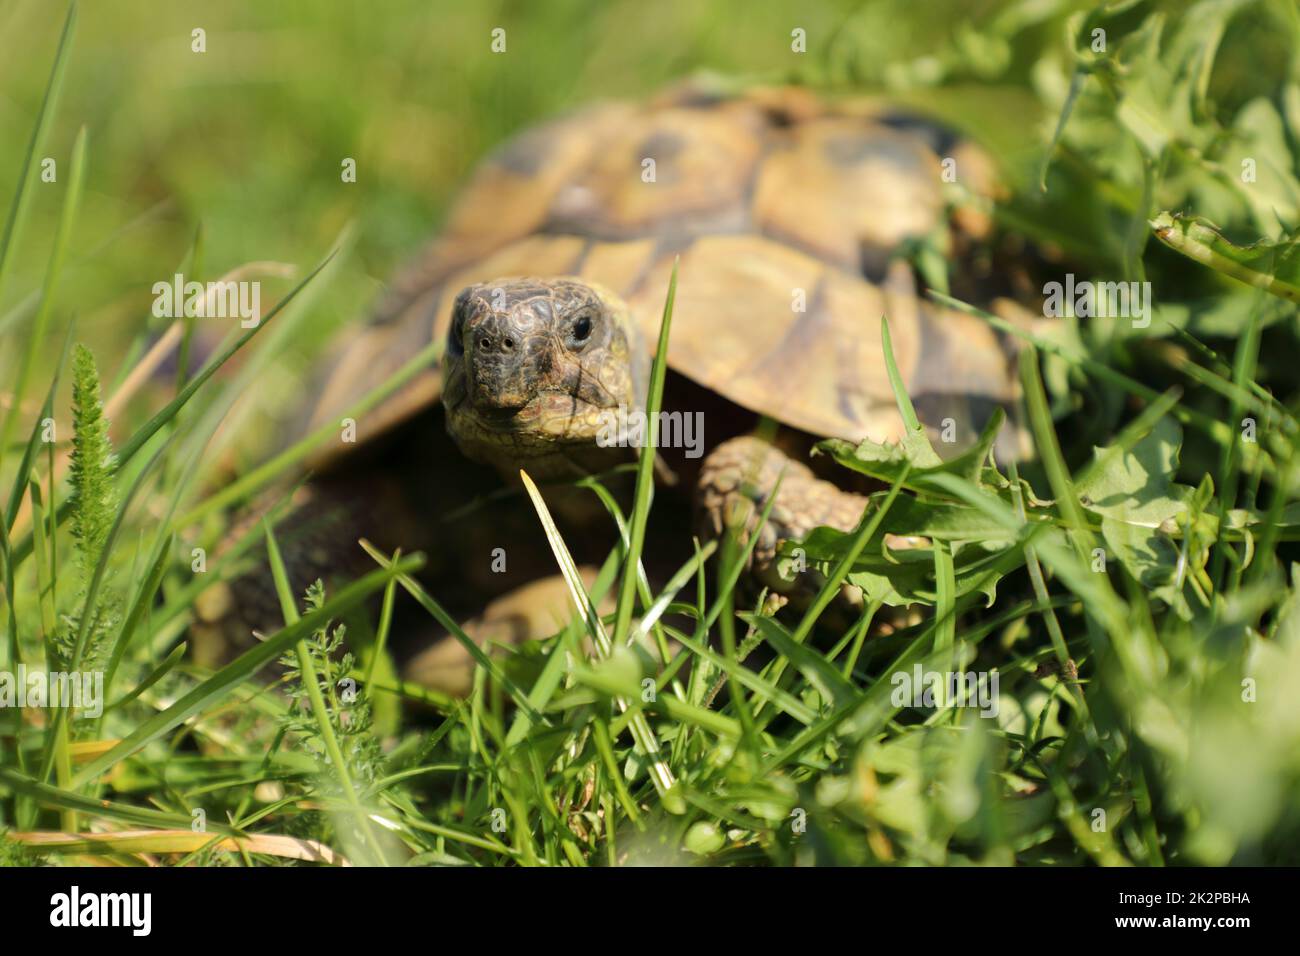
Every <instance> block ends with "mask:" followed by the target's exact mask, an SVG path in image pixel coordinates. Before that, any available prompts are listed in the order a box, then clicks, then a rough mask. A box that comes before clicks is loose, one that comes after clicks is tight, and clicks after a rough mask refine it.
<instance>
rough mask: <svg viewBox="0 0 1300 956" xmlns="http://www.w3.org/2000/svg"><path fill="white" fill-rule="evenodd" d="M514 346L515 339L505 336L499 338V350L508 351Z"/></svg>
mask: <svg viewBox="0 0 1300 956" xmlns="http://www.w3.org/2000/svg"><path fill="white" fill-rule="evenodd" d="M514 347H515V340H514V339H512V338H510V337H509V336H507V337H506V338H504V339H502V340H501V351H503V352H509V351H510V350H512V349H513V348H514Z"/></svg>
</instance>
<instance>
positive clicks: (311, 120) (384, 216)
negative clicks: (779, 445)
mask: <svg viewBox="0 0 1300 956" xmlns="http://www.w3.org/2000/svg"><path fill="white" fill-rule="evenodd" d="M1131 6H1132V4H1129V3H1119V4H1111V5H1110V7H1111V8H1114V10H1116V11H1117V12H1116V13H1115V14H1114V15H1115V16H1117V17H1119V18H1120V20H1119V22H1120V23H1121V24H1123V22H1124V20H1123V17H1124V16H1126V15H1129V16H1130V20H1131V23H1132V24H1133V25H1137V24H1138V23H1140V22H1141V18H1142V17H1144V16H1146V15H1147V14H1148V13H1150V12H1151V11H1152V10H1161V9H1163V10H1165V11H1167V12H1168V13H1169V14H1170V15H1171V17H1172V18H1176V17H1177V15H1178V14H1179V13H1180V12H1181V11H1182V10H1183V9H1184V8H1185V7H1186V4H1184V3H1182V2H1180V0H1173V2H1169V3H1163V4H1162V3H1154V4H1141V5H1139V8H1138V9H1135V10H1132V11H1131V12H1130V11H1127V10H1126V8H1128V7H1131ZM1212 6H1215V7H1218V8H1222V11H1221V12H1222V13H1224V14H1226V15H1228V16H1231V15H1232V14H1234V13H1235V12H1236V11H1237V10H1238V9H1242V10H1245V9H1246V8H1249V10H1248V15H1243V16H1235V17H1233V18H1232V19H1231V20H1230V22H1229V23H1228V26H1227V28H1226V32H1227V33H1228V36H1227V37H1226V38H1225V39H1224V42H1223V43H1222V45H1221V49H1220V51H1219V56H1218V61H1217V63H1216V65H1215V69H1214V74H1213V77H1212V78H1209V79H1210V80H1211V81H1212V85H1213V89H1212V91H1211V92H1212V94H1213V95H1214V96H1215V98H1216V104H1217V106H1218V107H1219V108H1220V110H1221V112H1222V113H1223V115H1225V116H1231V115H1233V113H1235V112H1236V110H1237V108H1238V107H1239V106H1240V105H1241V104H1242V103H1245V102H1247V101H1248V100H1249V99H1250V98H1251V97H1253V96H1255V95H1258V94H1260V93H1261V92H1266V91H1268V90H1269V89H1270V88H1271V87H1272V86H1273V85H1274V84H1275V82H1276V79H1277V78H1278V77H1279V76H1281V75H1283V74H1285V73H1286V72H1287V70H1288V68H1289V67H1290V42H1289V37H1288V36H1286V33H1285V31H1282V32H1279V30H1278V27H1279V26H1284V25H1285V23H1286V17H1285V14H1284V6H1285V5H1284V4H1282V3H1272V4H1270V3H1240V2H1225V3H1218V4H1213V5H1212ZM1097 7H1098V5H1097V4H1093V3H1086V2H1077V0H1023V2H1022V0H1017V2H1010V3H1008V2H993V0H979V2H949V0H932V2H927V3H922V4H917V3H914V2H895V0H881V2H866V3H863V2H829V0H828V2H817V3H805V2H781V3H773V2H765V3H750V2H730V3H707V4H706V3H698V2H694V0H669V2H661V3H656V4H654V5H653V6H651V7H647V6H646V5H645V4H644V3H641V2H636V0H621V2H619V0H615V2H580V0H548V2H546V3H523V2H514V3H512V2H504V3H490V2H481V3H480V2H476V3H453V2H433V3H429V2H421V0H385V2H382V3H373V2H354V0H336V2H330V3H317V2H300V0H289V2H282V3H275V4H267V3H262V2H259V0H239V2H229V3H222V4H209V3H203V2H198V0H181V2H175V3H167V4H158V3H151V2H141V0H123V2H114V3H107V2H92V3H87V4H84V5H83V7H82V9H81V10H80V13H79V21H80V22H79V24H78V27H77V30H76V34H75V37H74V44H73V49H72V56H71V60H70V64H71V68H70V70H69V72H68V76H67V79H66V83H65V89H64V91H63V96H62V102H61V105H60V109H59V110H58V113H57V116H56V119H55V125H54V127H53V129H52V130H51V135H50V136H49V139H48V144H47V148H46V152H47V153H48V154H49V155H50V156H52V157H53V158H55V159H56V160H57V161H60V162H61V163H62V164H63V167H64V168H65V169H66V160H67V157H68V154H69V151H70V148H71V144H72V141H73V139H74V137H75V135H76V132H77V129H78V127H79V126H80V125H82V124H85V125H86V126H87V127H88V131H89V137H90V139H89V144H90V153H89V168H88V183H87V195H86V198H85V201H84V204H83V209H82V214H81V219H80V223H79V226H78V228H77V231H76V234H75V235H74V237H73V247H72V260H73V265H74V266H75V268H74V271H73V272H72V273H70V274H69V279H70V280H75V287H76V295H75V298H74V299H72V300H71V301H69V300H68V299H67V298H65V299H64V300H63V301H62V302H60V310H61V311H64V312H66V311H68V310H75V312H76V313H77V315H78V322H79V328H80V332H79V335H80V337H82V338H84V339H85V340H86V341H87V342H88V343H89V344H90V345H91V346H92V347H93V348H94V349H95V350H96V352H97V354H98V355H99V356H100V361H101V363H102V364H103V365H104V367H105V370H106V373H107V374H108V375H109V376H110V378H111V377H112V376H113V375H114V374H115V372H116V371H117V370H118V365H119V364H120V363H121V362H123V361H125V360H126V358H127V355H128V350H129V343H130V341H131V336H132V334H133V333H135V332H136V331H138V330H139V328H140V326H141V324H142V323H143V322H145V321H146V320H147V318H148V306H149V304H150V301H151V293H150V286H151V285H152V283H153V282H155V281H158V280H159V279H163V278H167V277H169V276H170V275H171V274H172V272H173V271H175V267H176V266H177V265H179V264H180V263H181V261H182V260H183V258H184V257H185V255H186V252H187V250H188V249H189V248H190V246H191V244H192V242H193V237H194V233H195V229H196V227H198V226H199V225H200V224H201V225H202V228H203V230H204V234H205V240H204V241H205V247H206V252H205V260H206V265H207V271H208V272H209V273H211V275H212V276H215V275H219V274H221V273H224V272H225V271H227V270H228V269H230V268H233V267H235V266H237V265H238V264H240V263H244V262H249V261H256V260H271V261H279V262H288V263H295V264H297V265H298V266H299V267H306V266H307V265H308V264H309V263H312V262H315V261H317V260H318V259H319V258H320V256H321V255H322V254H323V253H324V251H325V250H326V249H328V248H329V247H330V245H331V244H332V243H333V242H334V241H335V240H336V238H337V237H338V235H339V234H340V231H341V230H342V229H343V228H344V227H345V225H347V224H349V223H351V224H352V225H353V226H354V233H353V238H354V240H355V247H354V255H352V256H350V257H349V258H348V260H347V261H346V262H344V263H342V264H341V268H340V270H339V274H338V275H337V276H336V277H335V279H334V280H332V281H331V283H330V287H329V291H328V295H327V296H325V297H323V299H322V301H320V302H319V303H318V304H317V305H316V306H315V307H314V308H315V314H314V316H313V318H312V320H311V323H310V325H311V327H312V328H313V329H316V330H320V331H321V332H328V331H330V330H332V329H334V328H336V327H337V325H338V323H340V322H342V321H346V320H348V319H351V318H356V317H358V316H360V315H362V314H364V310H365V308H366V306H367V304H368V303H370V302H371V301H373V300H374V298H375V297H376V296H377V295H378V293H379V292H380V290H381V288H382V285H383V283H384V282H385V281H386V280H387V278H388V277H389V276H390V275H391V274H392V272H393V270H394V269H395V268H396V267H397V266H398V265H399V264H400V263H401V262H402V260H403V259H404V257H406V256H408V255H410V254H411V253H412V252H413V251H414V250H415V249H416V248H417V247H418V245H419V243H420V242H421V241H422V240H424V239H426V238H428V236H429V235H430V234H431V233H432V232H433V231H434V230H435V229H436V227H437V224H438V222H439V220H440V216H441V214H442V212H443V210H444V209H445V207H446V205H447V203H448V201H449V199H450V198H451V197H452V196H453V195H454V193H455V189H456V187H457V185H458V184H459V183H460V182H461V181H462V180H463V179H464V177H465V176H466V175H467V173H468V171H469V170H470V169H471V168H472V167H473V165H474V164H475V162H476V161H477V160H479V159H480V158H481V157H482V156H483V155H484V153H485V152H486V151H488V150H489V149H490V148H491V147H492V146H494V145H495V144H497V143H499V142H500V141H501V140H502V139H504V138H505V137H507V136H508V135H509V134H511V133H512V132H514V131H516V130H518V129H520V128H521V127H524V126H526V125H528V124H529V123H531V122H533V121H535V120H537V119H539V118H542V117H545V116H548V115H552V114H554V113H556V112H559V111H562V110H565V109H568V108H574V107H577V106H579V105H581V104H584V103H587V102H590V101H592V100H594V99H599V98H607V97H637V96H642V95H645V94H647V93H648V92H650V91H653V90H655V89H656V88H659V87H661V86H662V85H664V84H665V83H667V82H670V81H673V80H675V79H679V78H682V77H684V76H689V75H692V74H696V73H699V72H706V71H707V72H715V73H719V74H723V75H725V76H729V77H733V78H737V79H741V80H759V81H768V82H779V81H787V80H793V81H797V82H802V83H808V84H811V85H815V86H818V87H822V88H828V89H833V90H837V91H841V92H846V93H848V92H857V91H868V92H887V93H888V94H889V95H891V96H892V97H894V98H895V99H899V100H902V101H905V102H910V103H914V104H917V105H919V106H922V107H923V108H925V109H927V110H931V111H934V112H937V113H939V114H941V115H943V116H944V117H946V118H947V119H948V120H949V121H950V122H952V123H953V124H954V125H956V126H959V127H961V128H963V129H964V130H965V131H966V132H968V133H970V134H971V135H974V136H975V137H976V138H978V139H980V140H982V141H983V142H984V143H985V144H986V145H988V146H990V147H991V148H992V149H993V151H994V153H995V155H996V156H997V158H998V161H999V163H1000V164H1001V165H1002V167H1003V170H1004V173H1005V175H1006V176H1007V178H1008V181H1009V182H1010V184H1011V185H1012V186H1013V190H1014V191H1015V192H1016V193H1017V195H1018V196H1020V195H1023V196H1028V199H1027V200H1026V199H1023V198H1022V199H1020V200H1019V201H1020V202H1021V203H1022V204H1024V203H1027V205H1024V206H1023V208H1022V209H1021V210H1020V211H1021V213H1022V216H1021V218H1022V220H1024V219H1029V220H1034V219H1037V220H1038V222H1039V224H1040V225H1042V226H1043V227H1044V229H1054V230H1056V232H1055V233H1054V234H1053V235H1052V236H1051V238H1052V239H1054V240H1055V241H1057V242H1058V243H1059V244H1061V245H1062V246H1063V247H1065V248H1068V249H1069V250H1070V251H1071V253H1072V254H1073V255H1075V256H1076V257H1078V256H1082V257H1084V258H1089V257H1091V258H1093V259H1095V260H1097V261H1098V264H1106V260H1107V259H1109V260H1110V263H1112V264H1113V263H1114V262H1115V261H1117V260H1118V259H1119V258H1120V257H1121V256H1122V255H1123V249H1122V246H1123V242H1124V235H1125V232H1126V231H1127V229H1128V224H1127V222H1126V221H1125V218H1124V217H1125V216H1127V215H1128V214H1129V213H1130V212H1131V210H1130V209H1126V206H1130V205H1132V197H1131V196H1127V197H1126V196H1125V195H1123V194H1122V192H1121V193H1120V194H1116V193H1115V191H1114V190H1115V187H1119V188H1120V189H1121V190H1122V189H1123V188H1124V187H1129V188H1133V189H1137V190H1139V191H1140V186H1141V182H1140V180H1141V171H1140V169H1141V167H1140V163H1138V161H1137V157H1136V154H1135V151H1134V150H1133V149H1132V147H1131V146H1128V145H1125V146H1123V147H1122V148H1118V149H1116V150H1115V152H1114V154H1113V155H1109V156H1108V158H1107V159H1106V161H1105V167H1106V171H1107V172H1108V173H1112V174H1114V180H1115V182H1114V183H1113V184H1111V189H1112V192H1111V195H1109V196H1108V197H1105V198H1107V199H1109V200H1110V205H1112V206H1113V208H1108V204H1107V203H1106V202H1103V203H1100V204H1098V203H1096V202H1092V201H1088V202H1082V203H1080V205H1079V207H1078V208H1076V209H1074V210H1072V212H1073V213H1074V214H1075V218H1074V219H1073V220H1072V221H1070V222H1069V225H1068V226H1067V227H1063V226H1062V224H1061V223H1062V220H1061V216H1060V215H1058V213H1059V212H1060V208H1059V207H1060V204H1061V203H1062V202H1065V201H1068V199H1069V197H1070V193H1071V190H1070V189H1069V188H1066V189H1056V190H1053V194H1052V196H1051V198H1050V199H1046V200H1042V199H1039V198H1038V197H1037V196H1036V195H1035V194H1033V193H1034V191H1033V190H1028V189H1025V188H1024V187H1026V186H1028V185H1030V184H1032V183H1033V182H1034V181H1035V179H1036V176H1037V172H1038V166H1039V164H1040V163H1041V161H1042V159H1043V156H1044V152H1045V150H1046V145H1047V143H1048V142H1049V140H1050V137H1051V132H1052V129H1053V127H1054V125H1055V123H1056V119H1057V117H1058V115H1059V111H1060V108H1061V105H1062V104H1063V102H1064V101H1065V97H1066V93H1067V91H1068V88H1069V82H1070V77H1071V73H1072V69H1073V66H1074V58H1075V54H1074V52H1073V49H1072V43H1073V41H1072V39H1071V36H1070V30H1069V28H1068V25H1069V22H1070V18H1071V16H1072V15H1076V14H1079V13H1081V12H1083V11H1091V10H1095V9H1097ZM63 13H64V7H63V5H62V4H59V3H52V2H48V0H18V2H9V3H6V4H4V5H0V51H3V53H2V55H0V183H7V184H12V183H13V182H14V181H15V178H16V176H17V175H18V170H19V168H20V163H21V162H22V159H23V153H24V147H25V144H26V142H27V139H28V137H29V136H30V130H31V124H32V122H33V117H34V116H35V113H36V111H37V109H38V107H39V103H40V97H41V94H42V91H43V88H44V85H45V83H46V80H47V77H48V74H49V66H50V63H51V62H52V59H53V53H54V49H55V47H56V45H57V41H58V35H59V29H60V26H61V23H62V18H63ZM1076 26H1077V25H1076ZM498 27H500V28H502V29H504V30H505V31H506V47H507V48H506V52H505V53H503V54H494V53H493V52H492V51H491V48H490V44H491V32H492V30H493V29H495V28H498ZM196 28H202V29H203V30H204V31H206V38H205V40H206V52H205V53H202V54H199V53H195V52H192V50H191V45H192V37H191V31H193V30H194V29H196ZM796 28H798V29H802V30H804V31H806V37H807V52H806V53H802V54H800V53H795V52H793V51H792V49H791V46H792V39H791V32H792V30H794V29H796ZM1112 29H1113V28H1112ZM1197 39H1198V38H1195V37H1194V38H1193V40H1197ZM1216 39H1217V37H1216ZM1075 122H1076V123H1077V124H1084V123H1086V118H1085V119H1081V118H1079V117H1078V116H1076V120H1075ZM1080 128H1081V129H1083V130H1084V131H1085V133H1087V132H1088V131H1087V128H1086V126H1083V125H1080ZM1093 138H1094V140H1096V141H1097V143H1098V145H1100V146H1103V147H1108V146H1109V137H1107V136H1099V137H1093ZM345 157H352V158H354V159H355V160H356V162H357V168H358V176H357V182H356V183H353V184H346V183H343V182H342V181H341V178H340V163H341V162H342V160H343V159H344V158H345ZM1134 170H1136V172H1134ZM1053 175H1054V176H1062V177H1068V176H1070V175H1072V172H1071V168H1070V163H1069V162H1066V161H1062V162H1059V163H1058V168H1054V170H1053ZM1065 185H1066V186H1067V187H1068V186H1069V182H1068V180H1067V181H1066V182H1065ZM7 188H8V187H6V189H7ZM61 193H62V190H61V189H60V188H45V189H38V190H37V191H36V195H35V205H34V208H33V210H32V217H31V223H30V225H29V228H28V231H27V232H26V240H27V241H26V242H25V243H24V245H23V248H22V249H20V250H17V252H18V259H17V263H16V266H15V271H14V274H13V275H12V276H11V281H10V283H9V285H8V290H7V293H6V295H5V301H3V302H0V334H4V335H6V337H9V335H10V333H12V332H13V330H14V328H15V325H16V321H17V319H18V316H17V315H16V314H15V306H16V305H18V304H20V303H22V301H23V300H24V298H25V297H27V296H30V294H31V293H32V291H33V290H34V289H36V288H37V287H38V285H39V281H40V277H41V275H42V272H43V269H44V266H45V259H46V256H47V250H48V249H49V247H50V241H51V238H52V234H53V230H54V227H55V224H56V222H57V213H58V208H59V203H60V202H61V198H62V196H61ZM1076 198H1078V197H1076ZM1088 198H1094V199H1095V198H1096V197H1088ZM1293 204H1294V201H1292V205H1293ZM1202 211H1204V210H1202ZM70 284H71V283H70ZM267 286H268V289H267V291H266V292H264V298H265V297H267V296H272V295H274V294H277V293H278V292H279V291H281V290H282V289H287V288H288V283H287V281H284V282H281V283H279V284H278V285H277V283H275V282H273V281H272V282H268V283H267ZM264 304H266V303H264ZM10 341H12V338H10ZM289 344H290V345H291V346H292V345H293V344H294V343H289ZM297 344H305V345H308V346H311V347H314V346H315V344H316V343H315V342H307V343H297ZM56 347H57V344H56V343H51V346H50V349H51V351H53V349H55V348H56Z"/></svg>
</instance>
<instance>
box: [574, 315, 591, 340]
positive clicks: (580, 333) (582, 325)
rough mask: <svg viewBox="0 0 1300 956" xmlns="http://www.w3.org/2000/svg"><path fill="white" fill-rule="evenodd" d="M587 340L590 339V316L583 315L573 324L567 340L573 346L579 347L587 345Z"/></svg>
mask: <svg viewBox="0 0 1300 956" xmlns="http://www.w3.org/2000/svg"><path fill="white" fill-rule="evenodd" d="M589 338H591V316H589V315H583V316H580V317H579V318H578V321H576V322H574V323H573V329H572V331H570V333H569V339H570V341H571V342H572V343H573V344H574V345H576V346H578V347H581V346H583V345H586V344H587V340H588V339H589Z"/></svg>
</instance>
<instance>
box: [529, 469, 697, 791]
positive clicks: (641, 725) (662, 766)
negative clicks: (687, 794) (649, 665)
mask: <svg viewBox="0 0 1300 956" xmlns="http://www.w3.org/2000/svg"><path fill="white" fill-rule="evenodd" d="M519 477H520V478H522V479H523V482H524V487H525V488H526V489H528V497H529V498H531V499H532V502H533V507H534V508H536V509H537V516H538V517H539V518H540V519H541V522H542V528H543V529H544V530H545V531H546V540H547V541H549V542H550V543H551V551H552V552H554V554H555V560H556V563H558V564H559V566H560V573H561V574H563V575H564V581H565V583H566V584H568V586H569V594H570V595H571V596H572V597H573V603H574V605H575V606H576V607H577V609H578V614H579V615H580V616H581V617H582V619H583V621H584V622H586V624H587V629H588V631H590V633H591V639H592V641H593V642H594V643H595V645H596V652H597V653H598V654H599V655H600V656H601V657H602V658H606V657H609V656H610V654H611V653H613V645H612V644H611V643H610V640H609V635H608V634H606V633H605V627H604V625H603V624H602V623H601V620H600V615H599V614H597V613H596V609H595V608H594V607H593V606H592V603H591V598H590V597H589V596H588V595H587V591H586V589H585V588H584V587H583V585H582V578H581V577H580V576H579V574H578V568H577V565H575V564H574V563H573V558H572V556H571V555H570V554H569V549H568V546H567V545H565V543H564V538H563V537H561V535H560V529H559V528H557V527H556V526H555V520H554V519H553V518H552V517H551V512H550V509H548V508H547V507H546V502H545V501H543V500H542V493H541V492H540V491H538V490H537V485H536V484H534V483H533V479H531V478H529V477H528V472H526V471H522V470H521V471H520V472H519ZM615 700H616V701H617V702H618V707H619V710H620V711H622V712H623V713H626V712H627V710H628V703H627V701H626V700H625V699H624V698H622V697H617V698H615ZM629 727H630V728H631V730H632V737H633V739H634V740H635V741H636V745H637V749H638V750H640V751H641V752H642V753H643V754H644V755H645V756H646V757H648V758H650V760H651V763H650V778H651V779H652V780H653V781H654V785H655V789H656V790H658V791H659V796H660V798H661V799H663V800H664V801H665V806H668V807H669V808H670V809H671V808H672V806H673V805H674V804H676V803H677V801H674V800H672V799H671V798H670V796H669V791H670V790H672V789H673V786H674V785H675V784H676V779H675V778H674V777H673V772H672V770H670V769H669V768H668V764H667V763H666V762H665V761H664V760H663V759H662V758H661V757H660V756H659V754H660V750H659V741H658V739H657V738H656V737H655V733H654V730H653V729H651V727H650V722H649V721H647V720H646V718H645V715H644V714H641V713H637V714H635V715H634V716H633V717H632V719H631V721H630V723H629Z"/></svg>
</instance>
